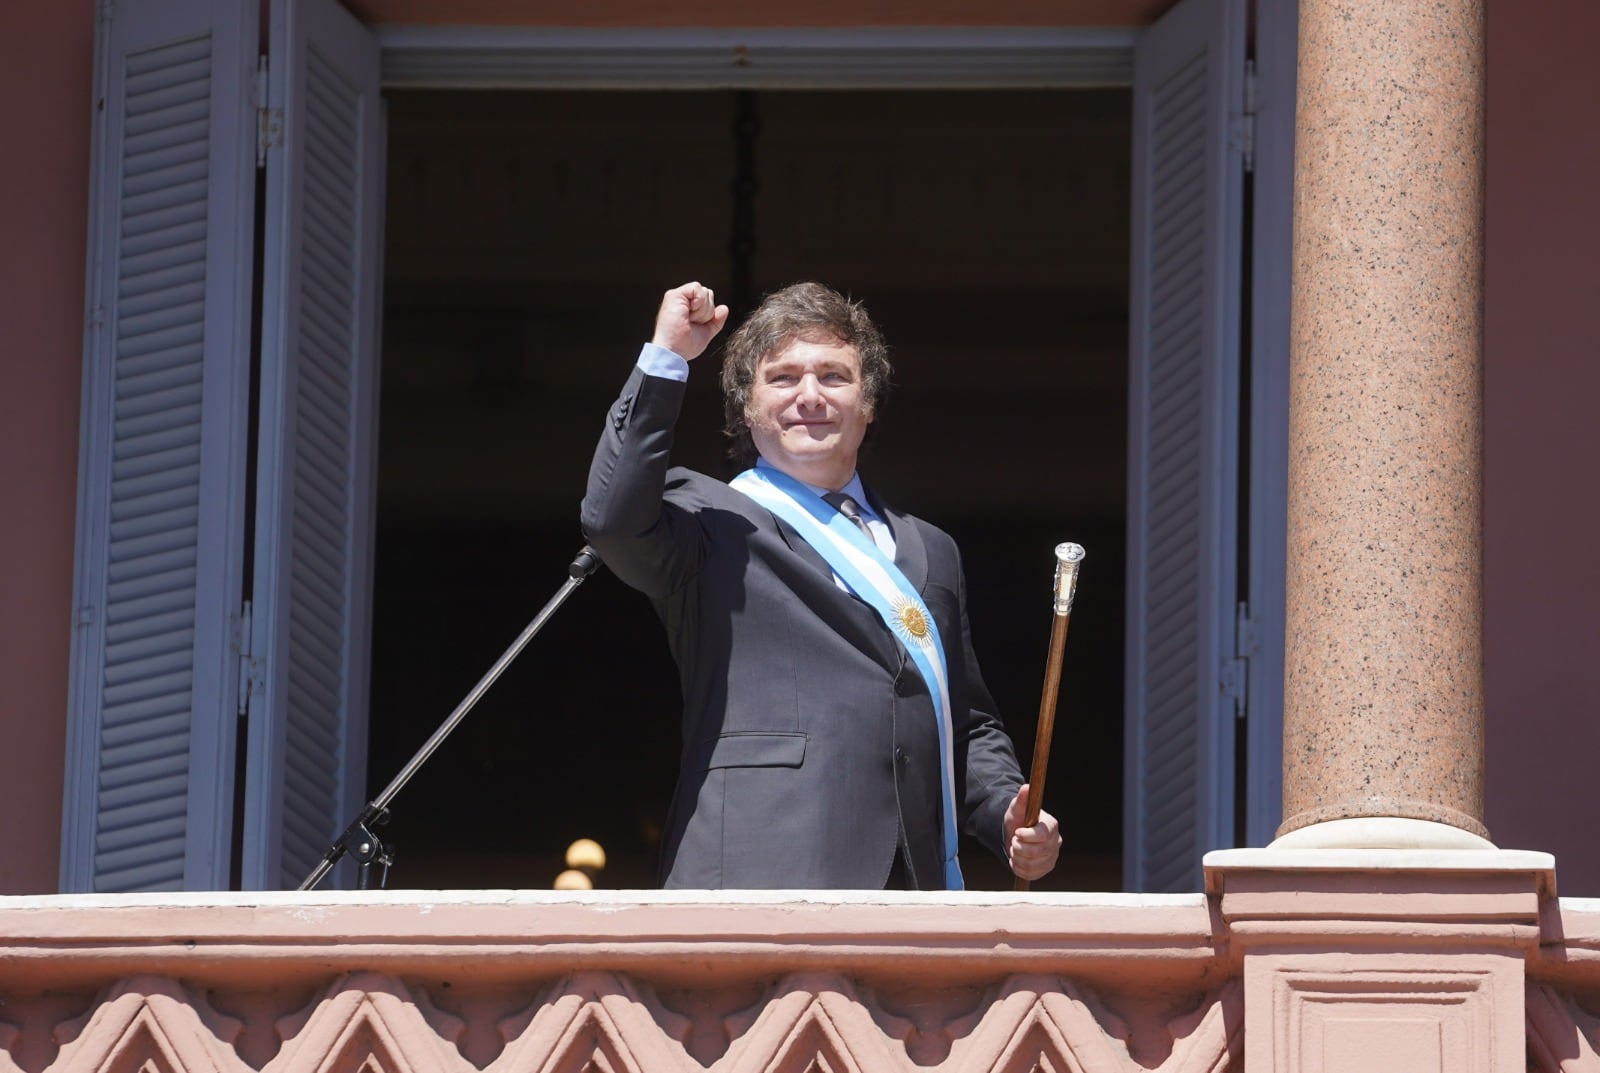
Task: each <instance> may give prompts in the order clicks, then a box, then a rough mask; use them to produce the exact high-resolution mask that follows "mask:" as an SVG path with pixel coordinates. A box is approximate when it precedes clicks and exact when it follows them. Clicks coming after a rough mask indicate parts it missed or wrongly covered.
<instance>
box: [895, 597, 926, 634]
mask: <svg viewBox="0 0 1600 1073" xmlns="http://www.w3.org/2000/svg"><path fill="white" fill-rule="evenodd" d="M890 606H891V607H892V608H893V610H894V618H895V632H896V633H898V634H899V635H900V637H901V639H902V640H905V641H915V642H917V644H919V645H923V646H927V645H928V644H930V643H931V642H930V641H929V640H928V617H927V616H926V615H924V614H923V613H922V608H920V607H918V606H917V605H916V604H915V603H914V602H913V601H911V600H907V599H906V598H905V597H903V596H902V597H900V598H899V599H897V600H895V601H894V603H893V604H891V605H890Z"/></svg>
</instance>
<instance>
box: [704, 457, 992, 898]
mask: <svg viewBox="0 0 1600 1073" xmlns="http://www.w3.org/2000/svg"><path fill="white" fill-rule="evenodd" d="M728 483H729V484H730V485H731V486H732V487H734V488H736V489H738V490H739V491H741V492H743V493H744V494H745V495H747V496H749V497H750V498H751V499H753V500H755V501H756V502H757V503H759V504H761V505H762V506H763V507H765V508H767V509H768V510H770V511H771V512H772V513H773V514H776V515H777V516H778V517H779V518H782V519H783V520H784V521H786V522H788V523H789V524H790V525H791V526H793V527H794V528H795V529H796V530H797V531H798V532H799V533H800V535H801V536H802V537H804V538H805V541H806V543H807V544H810V545H811V546H812V547H813V548H815V549H816V551H817V553H818V554H819V555H821V556H822V558H823V559H824V561H826V562H827V564H828V566H829V567H831V568H832V569H833V572H834V573H835V574H836V575H838V577H839V580H840V581H843V582H844V583H845V585H846V586H848V587H849V589H850V591H851V592H853V593H855V594H856V595H857V596H859V597H860V598H861V599H862V600H864V601H866V603H867V605H868V606H870V607H871V608H872V609H873V610H874V611H876V612H877V613H878V616H879V617H880V618H882V619H883V623H884V625H885V626H887V627H889V629H890V630H891V631H892V632H893V633H894V635H895V636H896V637H898V638H899V639H900V642H901V644H903V645H904V646H905V649H906V652H907V653H908V654H909V655H910V656H911V662H912V663H914V664H915V665H916V668H917V670H918V671H920V672H921V674H922V677H923V679H924V680H925V681H926V682H927V683H928V692H929V693H930V694H931V695H932V696H933V697H934V699H935V700H937V701H938V720H939V766H940V768H941V770H942V772H943V777H942V778H941V779H940V780H939V789H940V799H941V800H942V802H943V805H944V808H943V813H944V815H943V835H944V838H943V842H944V847H943V854H942V855H943V857H944V885H945V889H946V890H962V889H964V886H965V885H964V884H963V883H962V880H961V862H960V861H959V860H957V858H956V848H957V836H956V810H955V772H954V766H953V759H952V758H953V757H954V755H955V746H954V741H953V731H952V724H951V713H950V686H949V674H948V670H947V668H946V667H945V662H944V646H943V645H942V644H940V643H939V628H938V626H937V625H935V623H934V621H933V614H932V613H931V612H930V611H929V610H928V607H927V605H926V604H924V603H923V602H922V597H921V596H919V595H918V594H917V590H916V589H915V588H914V587H913V586H912V584H911V582H910V580H909V579H907V577H906V576H905V574H903V573H901V572H900V568H899V567H897V566H895V565H894V562H893V561H892V560H891V559H890V558H889V557H888V556H887V555H885V554H884V553H883V551H882V549H880V548H879V547H878V546H877V545H876V544H874V543H873V542H872V539H871V538H870V537H868V536H867V535H866V534H865V533H863V532H862V531H861V530H860V529H858V528H856V525H855V523H854V522H852V521H851V520H850V519H849V518H846V517H845V516H844V515H843V514H840V513H839V512H838V511H837V510H835V509H834V508H833V507H831V506H830V505H828V504H827V503H824V502H823V501H822V497H821V496H819V495H818V494H817V493H815V492H813V491H812V490H811V489H810V488H808V487H807V486H806V485H804V484H802V483H801V482H800V481H797V480H795V479H794V478H793V477H790V476H789V475H788V474H786V473H783V472H781V471H779V470H776V469H772V468H770V467H767V466H762V467H760V468H757V469H747V470H745V471H744V472H743V473H741V474H739V475H738V476H737V477H735V478H734V479H733V480H732V481H730V482H728Z"/></svg>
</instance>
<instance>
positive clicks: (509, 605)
mask: <svg viewBox="0 0 1600 1073" xmlns="http://www.w3.org/2000/svg"><path fill="white" fill-rule="evenodd" d="M1129 105H1130V102H1129V97H1128V93H1127V91H1125V90H1078V91H1070V92H1064V91H1063V92H1054V91H1053V92H1016V91H1005V92H1000V91H996V92H962V93H945V92H830V93H778V92H773V93H759V94H755V95H753V97H750V98H747V99H746V100H745V102H744V107H746V108H747V109H748V110H749V114H748V115H747V117H746V124H747V125H746V129H745V136H746V137H747V139H748V141H747V145H748V146H749V148H750V149H751V151H752V152H751V155H750V156H749V157H748V159H746V161H745V162H744V163H743V165H741V162H740V159H739V137H738V135H737V133H736V121H737V120H738V117H739V109H740V107H741V104H740V101H739V100H738V98H736V96H735V95H734V94H732V93H683V92H679V93H656V94H648V93H594V92H589V93H557V92H526V93H522V92H519V93H510V92H506V93H487V92H471V93H468V92H458V93H451V92H426V93H423V92H408V93H399V94H395V95H393V96H392V97H391V98H390V112H389V124H390V128H389V129H390V134H389V173H388V182H387V190H388V213H387V220H386V284H385V305H386V316H385V323H384V347H383V371H382V379H383V393H382V411H381V437H382V439H381V447H380V452H379V505H378V546H377V568H376V569H377V578H376V587H375V593H376V595H375V611H374V615H375V622H374V631H373V636H374V650H373V661H374V663H373V676H372V681H373V692H372V717H371V726H372V733H371V745H370V750H369V761H368V770H369V784H370V787H371V792H376V791H377V790H379V789H381V788H382V787H383V786H384V785H386V784H387V782H388V780H389V779H390V778H391V777H392V776H393V774H394V772H395V771H397V770H398V769H399V767H400V766H401V765H402V764H403V763H404V762H405V760H406V759H407V758H409V757H410V755H411V754H412V752H413V751H414V750H415V749H416V748H417V746H418V745H420V744H421V742H422V741H423V740H424V739H425V738H426V737H427V735H428V734H429V733H430V732H431V731H432V729H433V728H434V726H436V725H437V724H438V722H439V721H440V720H442V719H443V718H444V716H445V715H446V714H447V713H448V712H449V711H450V709H451V708H452V707H453V706H454V705H455V703H456V702H457V701H458V700H459V698H460V697H461V695H462V694H464V693H465V692H466V691H467V689H469V688H470V687H471V685H472V684H473V683H474V682H475V681H476V680H477V678H478V676H479V675H480V674H481V673H482V672H483V670H484V669H485V668H486V667H487V666H488V665H489V663H490V662H491V661H492V660H493V659H494V658H495V657H496V656H497V655H498V654H499V653H500V651H501V650H502V649H503V648H504V647H505V645H506V644H507V643H509V641H510V640H511V639H512V638H513V637H514V636H515V635H516V634H517V632H518V631H519V630H520V629H521V628H522V627H523V626H524V625H525V624H526V622H527V620H528V619H529V618H530V617H531V616H532V615H533V614H534V612H535V611H537V609H538V608H539V606H540V605H542V604H543V602H544V601H545V599H547V598H548V596H549V595H550V594H551V593H552V592H553V591H554V590H555V588H556V587H557V586H558V585H559V584H560V582H561V580H562V579H563V577H564V569H565V566H566V563H567V562H568V561H569V559H570V558H571V555H572V553H573V552H574V551H575V550H576V549H577V547H578V546H579V544H580V543H581V537H580V534H579V533H578V530H577V522H576V514H577V503H578V500H579V499H580V498H581V495H582V489H583V482H584V476H585V470H586V466H587V462H588V456H589V453H590V450H591V448H592V445H593V441H594V437H595V436H596V435H597V433H598V430H599V427H600V421H601V418H602V417H603V415H604V412H605V409H606V406H607V404H608V403H609V401H610V400H611V398H612V397H613V395H614V393H615V391H616V390H617V388H618V387H619V386H620V384H621V382H622V379H623V378H624V376H625V375H626V372H627V369H628V366H629V365H630V363H631V362H632V360H633V358H634V356H635V355H636V354H637V351H638V346H639V344H640V342H642V341H643V340H644V339H646V338H647V337H648V335H649V330H650V325H651V322H652V319H653V315H654V310H655V305H656V302H657V300H658V299H659V295H660V292H661V291H662V290H663V289H665V288H666V287H668V286H670V285H673V284H675V283H678V282H681V281H683V280H685V279H690V278H698V279H702V280H704V281H706V282H708V283H711V284H713V285H714V286H718V287H719V288H721V289H723V290H724V292H725V293H726V292H727V291H728V289H729V288H730V287H731V285H732V284H731V280H732V278H733V277H734V276H735V275H736V266H735V259H736V255H735V253H734V252H733V251H732V250H731V248H730V247H731V246H732V245H733V244H734V243H733V240H734V238H735V218H736V215H737V213H736V208H737V206H736V203H735V195H734V191H733V186H734V181H735V178H736V177H737V176H738V175H740V174H741V172H742V173H743V174H744V175H745V177H746V178H753V180H754V185H753V188H751V189H749V194H750V200H749V203H748V208H749V210H750V211H749V214H748V230H747V234H746V236H745V237H747V238H749V239H750V240H751V246H750V248H749V250H748V266H749V271H750V280H751V286H752V288H753V290H754V292H755V293H757V294H759V293H760V292H762V291H765V290H769V289H771V288H773V287H777V286H781V285H782V284H784V283H788V282H791V281H794V280H797V279H808V278H814V279H820V280H823V281H825V282H827V283H829V284H831V285H833V286H835V287H837V288H839V289H841V290H846V291H849V292H850V293H852V294H853V295H855V296H856V297H859V298H861V299H863V300H864V301H865V302H866V304H867V306H868V308H869V309H871V310H872V312H873V314H874V316H875V317H876V318H877V319H878V321H879V322H880V324H881V325H882V327H883V328H884V331H885V334H886V336H887V338H888V340H889V343H890V345H891V348H892V352H893V356H894V359H895V361H896V377H895V380H896V384H895V388H894V390H893V392H892V393H891V395H890V397H889V401H888V405H887V407H886V409H885V410H884V412H883V415H882V420H881V428H880V430H879V436H878V439H877V444H876V446H875V447H874V449H873V450H872V452H871V453H870V454H869V455H868V456H867V458H866V460H865V462H864V464H863V470H864V472H865V473H866V475H867V477H868V479H869V480H870V481H871V482H872V483H873V484H874V485H875V486H877V487H878V488H879V489H880V490H881V491H882V492H883V493H884V494H885V495H887V496H888V497H890V498H891V499H893V500H894V501H895V502H896V503H897V504H900V505H902V506H905V507H907V508H909V509H911V510H913V511H914V512H916V513H919V514H921V515H923V516H925V517H927V518H929V519H930V520H933V521H935V522H936V523H938V524H940V525H942V526H943V527H944V528H946V529H948V530H949V531H950V532H951V533H952V534H954V535H955V536H956V538H957V539H958V540H959V541H960V542H961V545H962V547H963V552H964V555H965V560H966V569H967V576H968V586H969V599H970V605H971V606H970V611H971V617H972V620H973V629H974V636H975V639H976V642H977V644H978V646H979V656H980V658H981V659H982V661H983V665H984V671H985V675H986V677H987V679H988V681H989V684H990V686H991V688H992V690H993V692H994V693H995V695H996V698H997V700H998V701H999V702H1000V706H1001V710H1002V712H1003V713H1004V714H1005V716H1006V719H1007V723H1008V726H1009V727H1010V728H1011V730H1012V734H1013V737H1014V738H1015V739H1016V740H1017V744H1018V752H1019V753H1020V754H1021V755H1022V758H1023V762H1024V765H1026V763H1027V759H1028V755H1029V754H1030V753H1031V749H1032V741H1033V725H1034V718H1035V714H1036V711H1037V707H1038V691H1039V683H1040V678H1041V676H1042V670H1043V662H1044V655H1045V645H1046V640H1047V638H1048V631H1049V607H1048V596H1049V578H1050V572H1051V561H1052V560H1051V555H1050V549H1051V548H1052V547H1053V545H1054V544H1055V543H1056V542H1057V541H1059V540H1063V539H1075V540H1078V541H1079V542H1081V543H1083V544H1084V545H1085V546H1086V547H1088V548H1089V553H1090V558H1089V560H1088V563H1087V565H1086V569H1085V574H1084V581H1083V584H1082V588H1081V590H1080V595H1079V601H1078V605H1077V608H1076V610H1075V613H1074V618H1073V626H1072V635H1071V638H1070V640H1069V642H1068V650H1067V670H1066V675H1065V685H1064V689H1063V696H1062V703H1061V709H1060V716H1059V723H1058V732H1057V738H1056V745H1055V748H1054V750H1053V755H1052V767H1051V776H1050V783H1049V789H1048V794H1047V807H1049V808H1050V809H1051V810H1052V811H1053V812H1055V813H1056V814H1057V815H1058V816H1061V817H1063V818H1064V820H1065V822H1066V827H1067V831H1068V835H1067V838H1068V856H1067V858H1066V860H1065V862H1064V864H1063V867H1062V868H1060V869H1058V871H1057V873H1056V875H1055V876H1053V877H1051V879H1050V880H1048V881H1046V882H1045V883H1043V884H1040V885H1039V886H1041V887H1043V888H1045V889H1087V890H1095V889H1116V888H1117V887H1118V885H1119V883H1120V865H1119V846H1120V842H1121V793H1122V790H1121V783H1122V780H1121V735H1122V729H1121V728H1122V714H1121V713H1122V699H1121V698H1122V670H1121V667H1122V578H1123V567H1122V558H1123V552H1122V543H1123V515H1124V506H1125V492H1124V465H1125V453H1126V450H1125V440H1126V435H1127V433H1126V418H1125V413H1126V380H1127V376H1126V357H1125V354H1126V321H1127V248H1126V247H1127V234H1128V226H1127V221H1128V207H1127V189H1128V182H1127V161H1128V141H1129V133H1128V116H1129ZM751 115H753V118H754V128H753V129H751V128H750V126H749V122H748V121H749V118H750V116H751ZM696 371H697V372H698V373H700V375H698V376H697V377H695V378H693V380H692V384H691V397H690V401H689V405H688V407H687V409H686V412H685V415H684V417H683V420H682V422H681V424H680V426H679V430H680V434H679V440H678V442H679V461H680V462H681V463H683V464H688V465H693V466H695V467H697V468H701V469H705V470H708V471H711V472H716V473H723V472H725V469H724V463H723V461H722V443H721V438H720V435H719V433H718V429H719V427H720V400H719V399H718V397H717V393H716V390H715V385H714V379H715V378H714V376H711V375H707V373H708V372H709V371H710V370H709V369H698V368H697V370H696ZM675 681H676V679H675V674H674V671H673V668H672V666H671V663H670V660H669V659H668V658H667V655H666V652H665V646H664V644H663V642H662V640H661V633H660V628H659V626H658V624H657V623H656V622H655V620H654V617H653V615H652V613H651V611H650V609H649V606H648V604H647V603H646V602H645V601H644V599H643V598H642V597H639V596H638V595H637V594H634V593H632V592H631V591H629V590H627V589H626V588H624V587H623V586H622V585H621V584H620V583H618V582H617V581H616V580H615V579H614V578H612V577H610V576H609V575H608V574H605V573H604V572H602V573H601V575H600V576H598V577H597V578H596V579H595V580H593V581H592V582H590V583H589V584H588V585H586V586H584V588H582V589H580V590H579V591H578V593H577V594H576V595H575V596H574V597H573V599H572V601H571V602H570V603H569V604H568V606H567V608H566V609H565V610H563V611H562V612H561V614H560V615H558V616H557V617H556V618H555V619H554V620H553V621H552V623H551V625H550V626H549V627H548V628H547V629H546V630H545V632H544V633H543V634H541V636H540V637H539V638H538V639H537V640H536V641H535V642H534V645H533V647H532V648H531V649H530V650H529V651H528V652H527V653H526V654H525V655H524V656H523V657H522V658H521V659H520V660H519V661H518V662H517V663H516V664H515V665H513V667H512V668H511V670H510V671H509V672H508V673H507V675H506V677H505V678H504V679H502V681H501V683H500V684H499V685H497V686H496V687H495V689H494V690H492V691H491V692H490V694H489V695H488V697H487V698H486V699H485V700H484V702H483V703H482V704H481V705H480V706H479V708H478V710H476V711H475V712H474V713H473V715H472V716H471V717H470V718H469V719H468V720H467V721H466V723H464V724H463V726H462V728H461V729H460V730H459V731H458V732H457V734H456V735H455V736H454V737H453V738H452V739H451V741H450V742H449V743H448V744H447V745H446V746H445V748H444V749H442V750H441V751H440V752H439V753H438V754H437V755H436V756H435V757H434V758H433V760H432V761H431V762H430V763H429V765H428V766H427V767H426V768H424V770H423V772H422V773H421V774H420V775H419V776H418V777H417V778H416V779H415V780H414V781H413V782H412V783H411V785H410V786H408V787H407V789H406V790H405V792H404V793H403V794H402V795H401V796H400V798H399V799H398V800H397V801H396V802H395V806H394V813H395V819H394V821H393V822H392V823H391V825H390V827H389V829H388V832H387V834H388V837H389V838H390V839H391V840H392V842H393V844H394V846H395V848H396V853H397V861H396V867H395V871H394V873H393V876H392V877H391V884H392V885H394V886H400V887H440V888H477V887H530V888H538V887H548V886H549V885H550V882H551V880H552V878H553V877H554V875H555V874H556V873H557V872H558V871H559V870H560V868H561V864H560V858H561V854H562V852H563V850H564V849H565V847H566V846H567V844H568V843H569V842H571V841H572V840H573V839H575V838H578V837H591V838H595V839H596V840H598V841H600V842H601V843H602V844H603V845H605V846H606V848H607V851H608V853H609V854H610V864H609V865H608V867H607V869H606V870H605V871H604V872H602V873H600V875H599V876H598V877H597V879H596V882H597V885H598V886H602V887H612V888H616V887H648V886H651V885H653V883H654V868H655V861H654V856H653V853H654V847H653V842H652V836H653V832H654V831H655V829H656V827H657V825H658V823H659V820H660V817H661V815H662V813H663V812H664V810H665V807H666V804H667V800H668V797H669V795H670V793H671V787H672V781H673V775H674V771H675V767H676V756H677V749H678V738H677V710H678V709H677V705H678V699H677V692H676V685H675ZM963 859H964V863H965V864H966V866H967V871H968V875H969V883H970V884H971V885H972V886H974V887H990V888H1001V887H1006V886H1008V885H1009V884H1008V881H1007V877H1006V876H1005V875H1004V874H1002V872H1001V871H1000V869H999V867H998V864H997V863H996V862H993V861H991V860H989V859H987V854H986V853H984V852H983V851H982V850H980V849H977V848H976V847H975V846H974V847H970V848H969V851H968V852H967V853H966V854H965V855H964V858H963Z"/></svg>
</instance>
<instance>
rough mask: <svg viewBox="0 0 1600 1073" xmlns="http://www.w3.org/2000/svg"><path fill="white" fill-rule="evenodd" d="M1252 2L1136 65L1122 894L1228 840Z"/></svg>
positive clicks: (1217, 12)
mask: <svg viewBox="0 0 1600 1073" xmlns="http://www.w3.org/2000/svg"><path fill="white" fill-rule="evenodd" d="M1243 83H1244V16H1243V3H1242V0H1184V2H1183V3H1181V4H1179V5H1178V6H1177V7H1175V8H1174V9H1173V10H1172V11H1170V12H1169V13H1168V14H1167V15H1165V16H1164V17H1163V18H1162V19H1160V20H1159V21H1158V22H1157V23H1156V24H1155V25H1153V26H1152V27H1150V28H1149V30H1147V31H1146V32H1145V33H1144V34H1142V35H1141V37H1140V40H1139V43H1138V45H1137V47H1136V49H1135V55H1134V151H1133V198H1132V206H1133V244H1132V256H1131V265H1132V281H1131V293H1130V299H1131V301H1130V310H1129V336H1130V411H1129V460H1128V467H1129V473H1128V495H1129V502H1128V596H1127V599H1128V610H1127V613H1128V652H1127V664H1126V666H1127V686H1126V704H1127V716H1126V746H1125V762H1126V765H1127V770H1126V774H1125V777H1124V789H1125V807H1124V839H1123V860H1124V867H1123V871H1124V881H1125V884H1126V886H1127V887H1128V889H1130V890H1148V891H1180V890H1198V889H1200V881H1201V876H1200V858H1201V856H1202V854H1203V853H1204V852H1205V851H1206V850H1208V849H1214V848H1217V847H1221V846H1228V845H1232V844H1233V792H1234V787H1233V766H1234V765H1233V747H1234V746H1233V741H1234V728H1233V721H1234V704H1233V700H1232V698H1231V697H1230V696H1226V695H1225V689H1226V687H1225V675H1224V661H1225V660H1231V659H1232V656H1233V651H1232V642H1233V623H1234V615H1235V592H1236V588H1235V576H1236V573H1237V568H1236V563H1235V557H1236V555H1237V546H1236V530H1237V518H1236V514H1237V510H1238V504H1237V486H1238V404H1239V399H1238V392H1239V310H1240V295H1239V252H1240V247H1241V237H1242V232H1241V224H1240V221H1241V192H1242V182H1241V179H1242V174H1243V169H1242V157H1241V155H1240V154H1239V152H1237V150H1236V148H1235V147H1233V146H1230V137H1229V135H1230V131H1231V128H1232V127H1233V126H1234V121H1235V120H1234V117H1236V116H1238V115H1239V114H1240V113H1241V112H1242V111H1243Z"/></svg>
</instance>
